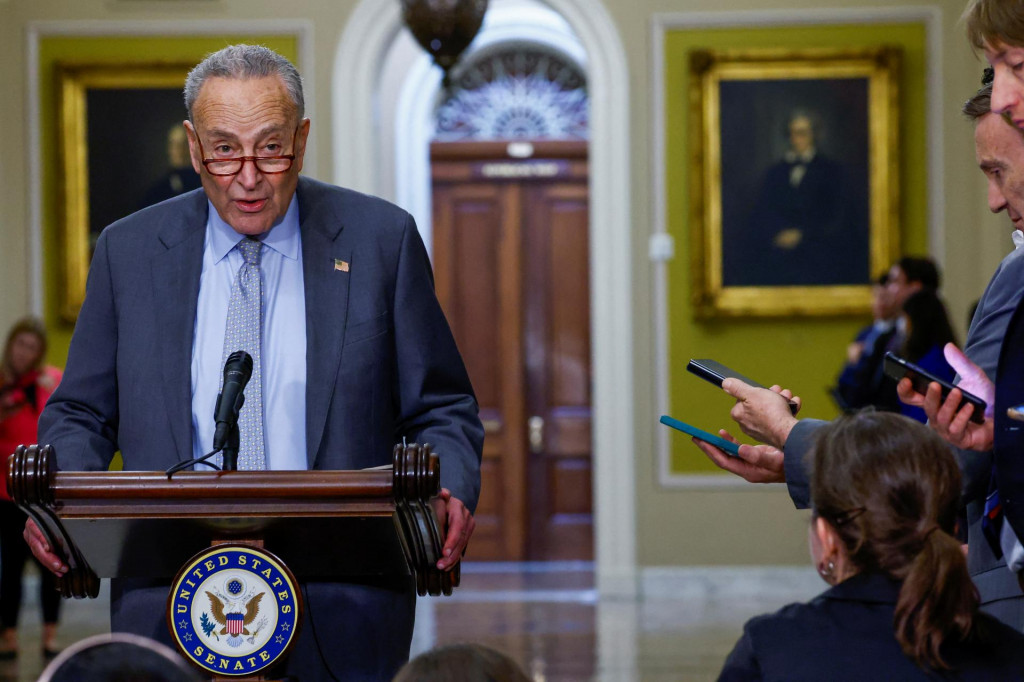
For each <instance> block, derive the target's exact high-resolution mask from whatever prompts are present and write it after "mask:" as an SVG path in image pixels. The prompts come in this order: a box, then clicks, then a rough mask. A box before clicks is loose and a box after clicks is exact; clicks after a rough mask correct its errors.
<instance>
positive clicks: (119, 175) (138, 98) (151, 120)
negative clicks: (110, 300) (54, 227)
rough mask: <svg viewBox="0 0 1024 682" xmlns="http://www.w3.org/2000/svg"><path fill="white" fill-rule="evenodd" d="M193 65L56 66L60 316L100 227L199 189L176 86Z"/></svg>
mask: <svg viewBox="0 0 1024 682" xmlns="http://www.w3.org/2000/svg"><path fill="white" fill-rule="evenodd" d="M194 65H195V64H194V62H144V63H132V62H131V61H120V62H90V63H78V62H60V63H58V64H57V69H56V72H57V79H58V93H59V95H58V96H59V99H58V110H59V118H58V131H57V134H58V137H59V140H58V148H59V155H60V183H59V184H60V198H61V202H60V204H61V206H60V209H61V210H60V218H59V221H60V222H59V238H58V241H59V244H60V247H61V261H62V268H61V272H62V281H61V286H60V316H61V317H62V318H63V319H65V320H68V321H73V320H74V319H75V318H76V317H77V316H78V310H79V308H81V305H82V301H83V300H84V299H85V282H86V278H87V275H88V271H89V263H90V261H91V260H92V252H93V247H94V246H95V243H96V239H97V237H98V236H99V233H100V232H101V231H102V230H103V228H104V227H106V226H107V225H109V224H110V223H112V222H114V221H116V220H118V219H120V218H123V217H125V216H127V215H129V214H131V213H134V212H135V211H137V210H139V209H140V208H144V207H145V206H149V205H151V204H154V203H158V202H160V201H163V200H164V199H168V198H170V197H172V196H174V195H176V194H180V193H182V192H186V191H189V190H192V189H196V188H198V187H199V186H200V182H199V176H198V174H196V173H195V171H194V170H193V169H192V166H191V161H190V160H189V155H188V141H187V139H186V137H185V131H184V127H183V126H182V121H184V120H185V118H186V112H185V104H184V100H183V97H182V88H183V86H184V83H185V77H186V75H187V74H188V72H189V69H191V68H192V66H194Z"/></svg>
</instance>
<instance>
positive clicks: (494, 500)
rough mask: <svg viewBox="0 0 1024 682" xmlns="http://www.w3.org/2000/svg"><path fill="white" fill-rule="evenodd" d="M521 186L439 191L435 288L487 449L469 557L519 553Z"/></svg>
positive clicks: (516, 556) (436, 200)
mask: <svg viewBox="0 0 1024 682" xmlns="http://www.w3.org/2000/svg"><path fill="white" fill-rule="evenodd" d="M519 194H520V191H519V188H518V187H501V186H497V185H483V184H478V185H456V186H438V187H437V188H436V189H435V193H434V264H435V279H436V287H437V291H438V297H439V298H440V300H441V304H442V306H443V307H444V309H445V313H446V315H447V316H448V321H449V323H450V324H451V326H452V332H453V333H454V335H455V339H456V341H457V342H458V344H459V350H460V352H461V353H462V358H463V360H464V361H465V363H466V369H467V370H468V371H469V376H470V379H471V380H472V382H473V390H474V392H475V393H476V396H477V401H478V403H479V405H480V418H481V420H482V421H483V422H484V430H485V438H484V457H483V462H482V464H481V485H482V488H481V489H482V490H483V491H485V492H483V493H482V494H481V496H480V503H479V505H478V507H477V510H476V514H475V519H476V523H477V528H476V531H475V532H474V534H473V539H472V542H471V543H470V547H469V551H468V552H467V558H469V559H474V558H493V557H506V558H508V559H521V558H523V555H522V551H523V550H522V547H523V544H524V537H525V533H526V530H525V521H524V512H523V505H524V503H525V500H524V499H523V498H522V495H521V491H522V489H523V487H524V485H525V484H524V481H523V478H524V474H525V472H524V470H523V465H522V461H521V460H522V452H523V451H524V448H525V445H524V443H523V434H522V430H521V429H518V428H517V425H519V424H522V422H523V420H524V417H523V405H522V401H521V400H520V399H519V396H521V395H522V392H523V377H522V374H521V372H519V371H518V370H517V367H518V366H520V365H521V364H522V352H521V350H520V347H519V344H518V343H517V342H516V339H517V336H518V330H519V329H520V327H521V324H522V323H521V321H520V310H521V308H522V303H521V301H520V296H519V293H518V275H517V272H518V270H519V259H520V256H519V252H520V250H519V223H520V217H519V204H520V201H521V199H520V197H519Z"/></svg>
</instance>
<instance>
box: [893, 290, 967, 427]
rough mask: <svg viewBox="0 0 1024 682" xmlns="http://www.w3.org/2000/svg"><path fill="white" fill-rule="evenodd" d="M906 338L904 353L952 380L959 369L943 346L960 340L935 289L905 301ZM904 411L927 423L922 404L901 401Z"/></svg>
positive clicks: (937, 375) (916, 363) (930, 369)
mask: <svg viewBox="0 0 1024 682" xmlns="http://www.w3.org/2000/svg"><path fill="white" fill-rule="evenodd" d="M900 319H901V320H902V324H903V328H904V329H905V330H906V339H905V340H904V342H903V347H902V348H901V349H900V353H899V354H900V355H901V356H902V357H903V358H905V359H907V360H909V361H910V362H912V363H914V364H915V365H918V366H919V367H921V368H922V369H924V370H925V371H927V372H929V373H930V374H932V375H933V376H936V377H939V378H940V379H943V380H945V381H952V380H953V377H954V376H956V372H955V371H954V370H953V367H952V366H951V365H950V364H949V362H948V361H947V360H946V358H945V357H944V356H943V352H942V349H943V347H944V346H945V345H946V344H947V343H954V344H955V343H956V336H955V335H954V334H953V327H952V326H951V325H950V324H949V315H948V314H947V313H946V306H944V305H943V304H942V301H941V300H940V299H939V297H938V296H936V295H935V293H934V292H931V291H919V292H917V293H915V294H913V295H911V296H910V297H909V298H908V299H907V300H906V301H904V303H903V311H902V313H901V315H900ZM900 413H901V414H903V415H904V416H907V417H910V418H911V419H914V420H916V421H919V422H921V423H922V424H923V423H925V422H926V421H927V419H928V417H927V416H926V415H925V412H924V410H923V409H922V408H920V407H918V406H916V405H909V404H907V402H906V401H902V402H901V403H900Z"/></svg>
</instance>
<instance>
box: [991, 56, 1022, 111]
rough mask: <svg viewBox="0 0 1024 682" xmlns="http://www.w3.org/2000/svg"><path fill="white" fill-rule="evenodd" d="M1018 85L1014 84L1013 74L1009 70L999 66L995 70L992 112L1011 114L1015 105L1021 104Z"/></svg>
mask: <svg viewBox="0 0 1024 682" xmlns="http://www.w3.org/2000/svg"><path fill="white" fill-rule="evenodd" d="M1017 87H1019V85H1018V84H1016V83H1014V78H1013V76H1012V74H1010V73H1008V68H1007V67H1005V66H1002V65H1000V66H998V67H996V70H995V77H994V79H993V80H992V111H993V112H994V113H996V114H1003V113H1007V112H1009V113H1011V114H1012V111H1011V109H1012V108H1013V107H1014V105H1015V104H1019V103H1020V95H1019V93H1018V91H1017Z"/></svg>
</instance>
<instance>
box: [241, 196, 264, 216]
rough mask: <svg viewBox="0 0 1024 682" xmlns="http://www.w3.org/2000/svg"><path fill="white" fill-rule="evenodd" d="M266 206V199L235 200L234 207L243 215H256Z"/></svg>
mask: <svg viewBox="0 0 1024 682" xmlns="http://www.w3.org/2000/svg"><path fill="white" fill-rule="evenodd" d="M266 204H267V200H266V199H235V206H237V207H238V209H239V210H240V211H242V212H243V213H257V212H259V211H261V210H263V207H264V206H265V205H266Z"/></svg>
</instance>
